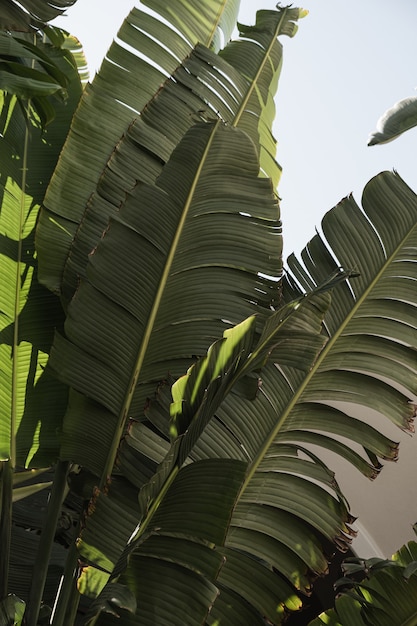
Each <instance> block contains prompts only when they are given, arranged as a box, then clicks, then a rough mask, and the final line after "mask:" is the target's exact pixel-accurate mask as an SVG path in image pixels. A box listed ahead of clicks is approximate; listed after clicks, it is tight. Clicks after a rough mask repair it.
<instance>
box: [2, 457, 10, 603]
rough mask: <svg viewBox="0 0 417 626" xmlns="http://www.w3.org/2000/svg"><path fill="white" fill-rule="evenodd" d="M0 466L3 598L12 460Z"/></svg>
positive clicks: (6, 570) (6, 569) (8, 534)
mask: <svg viewBox="0 0 417 626" xmlns="http://www.w3.org/2000/svg"><path fill="white" fill-rule="evenodd" d="M0 468H1V469H0V493H1V500H0V546H1V558H0V600H3V599H4V598H6V597H7V593H8V586H9V563H10V545H11V535H12V501H13V471H12V464H11V461H10V460H9V461H3V462H2V463H1V464H0Z"/></svg>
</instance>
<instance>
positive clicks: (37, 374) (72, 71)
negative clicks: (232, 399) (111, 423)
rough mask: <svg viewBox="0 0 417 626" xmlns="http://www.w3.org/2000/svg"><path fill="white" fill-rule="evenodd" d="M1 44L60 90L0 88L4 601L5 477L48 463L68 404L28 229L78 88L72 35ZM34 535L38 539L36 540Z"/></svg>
mask: <svg viewBox="0 0 417 626" xmlns="http://www.w3.org/2000/svg"><path fill="white" fill-rule="evenodd" d="M55 34H56V35H57V33H55ZM1 39H2V43H1V44H0V45H5V46H8V47H9V51H10V52H11V53H12V54H13V55H15V54H23V56H25V54H27V55H28V56H29V57H30V58H31V59H32V60H33V61H34V62H36V63H39V65H40V66H42V63H43V64H44V65H45V66H47V69H46V72H44V73H41V72H39V74H40V75H41V76H49V75H50V74H55V75H59V76H60V77H64V78H65V80H64V83H65V86H66V88H67V94H68V98H67V101H66V102H65V103H64V102H63V101H62V100H57V101H55V102H54V101H52V102H49V101H48V96H45V95H43V96H40V97H39V94H38V92H37V85H33V84H32V83H31V81H32V77H29V78H28V77H27V76H26V77H24V82H25V83H26V87H27V89H28V92H27V93H25V96H26V99H25V100H23V99H20V97H21V96H22V93H20V92H19V89H15V87H16V85H15V84H13V83H10V82H9V83H8V84H7V85H6V87H7V89H8V91H1V92H0V107H1V114H0V171H1V175H0V275H1V283H0V311H1V315H0V459H1V462H2V463H1V471H0V482H1V488H0V491H1V507H0V508H1V522H0V535H1V544H2V558H1V564H0V569H1V571H0V580H1V590H0V596H1V597H3V596H5V595H6V594H7V591H8V589H7V587H8V571H7V570H8V553H9V546H10V539H11V536H12V532H11V522H12V510H11V502H12V500H13V494H12V490H11V485H12V471H13V470H14V469H15V468H16V466H17V465H26V466H27V465H29V464H33V465H37V466H38V467H39V466H40V467H42V466H47V465H49V464H51V463H53V462H54V461H55V459H56V458H57V455H58V451H59V444H58V441H57V431H59V428H60V423H61V419H62V416H63V413H64V411H65V405H66V402H67V391H66V389H65V388H63V387H62V386H61V385H59V384H58V385H57V384H56V381H55V380H53V379H52V377H51V376H50V373H48V372H46V371H45V365H46V362H47V360H48V353H49V349H50V345H51V342H52V338H53V332H54V328H56V326H57V325H59V324H61V320H62V312H61V307H60V306H59V303H58V301H57V299H56V298H55V297H51V294H50V293H48V292H47V290H46V289H44V288H42V287H40V286H39V284H38V283H37V280H36V274H37V260H36V253H35V247H34V229H35V225H36V220H37V215H38V211H39V207H40V204H41V202H42V200H43V197H44V193H45V189H46V186H47V184H48V182H49V179H50V177H51V174H52V171H53V169H54V167H55V164H56V161H57V159H58V155H59V152H60V149H61V147H62V144H63V142H64V140H65V137H66V133H67V131H68V127H69V123H70V120H71V117H72V114H73V112H74V109H75V107H76V105H77V103H78V100H79V98H80V95H81V92H82V84H81V81H80V76H79V74H78V70H77V63H76V61H75V60H74V58H73V56H72V54H71V52H70V50H68V49H67V48H69V49H71V47H72V45H73V44H74V41H73V40H72V39H70V38H68V37H66V36H64V35H62V36H61V37H59V36H58V35H57V36H56V38H55V40H56V42H57V43H58V44H59V45H58V46H57V47H54V46H52V45H51V43H45V42H43V41H41V40H40V38H39V37H38V36H36V44H37V45H36V46H34V45H32V44H27V42H26V41H24V40H21V41H18V40H17V39H14V38H12V37H11V36H10V35H4V36H3V37H2V38H1ZM61 46H62V47H61ZM2 50H3V52H4V48H3V49H2ZM77 54H79V46H78V45H77ZM31 95H32V96H33V99H31V97H30V96H31ZM36 99H37V104H36V105H35V101H36ZM46 103H47V104H46ZM51 110H54V116H55V118H54V120H53V121H51V123H50V124H49V126H48V128H47V129H45V128H42V121H43V120H42V119H41V117H40V113H39V112H41V111H47V112H48V111H51ZM54 116H51V118H52V117H54ZM37 539H38V537H37V536H36V537H35V543H36V541H37ZM31 545H33V544H31ZM14 556H15V555H13V557H12V560H11V571H10V581H11V582H10V584H11V585H13V584H14V582H13V581H14V580H16V579H18V578H19V575H16V568H17V569H18V568H19V563H18V562H16V559H15V558H14ZM26 557H27V558H28V555H26ZM10 590H11V591H16V589H13V588H11V589H10Z"/></svg>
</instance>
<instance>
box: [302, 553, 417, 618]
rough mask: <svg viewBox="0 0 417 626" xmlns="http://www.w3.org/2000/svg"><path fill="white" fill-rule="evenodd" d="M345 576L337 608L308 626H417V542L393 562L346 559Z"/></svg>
mask: <svg viewBox="0 0 417 626" xmlns="http://www.w3.org/2000/svg"><path fill="white" fill-rule="evenodd" d="M343 569H344V570H345V573H346V576H345V577H344V578H342V579H340V581H338V582H337V586H336V587H337V589H339V590H340V591H341V593H340V595H339V597H338V598H337V599H336V608H335V609H334V610H331V611H326V613H323V614H322V615H320V616H319V617H318V618H317V619H316V620H314V621H312V622H311V623H310V626H322V625H323V624H327V625H328V626H373V625H374V624H378V626H390V625H391V624H396V625H398V626H406V625H407V626H411V625H412V624H416V623H417V602H416V597H417V574H416V572H417V543H416V542H415V541H410V542H409V543H408V544H406V545H404V546H403V547H402V548H401V549H400V550H399V551H398V552H396V553H395V554H394V555H393V557H392V559H379V558H373V559H358V558H351V559H346V561H345V564H344V567H343Z"/></svg>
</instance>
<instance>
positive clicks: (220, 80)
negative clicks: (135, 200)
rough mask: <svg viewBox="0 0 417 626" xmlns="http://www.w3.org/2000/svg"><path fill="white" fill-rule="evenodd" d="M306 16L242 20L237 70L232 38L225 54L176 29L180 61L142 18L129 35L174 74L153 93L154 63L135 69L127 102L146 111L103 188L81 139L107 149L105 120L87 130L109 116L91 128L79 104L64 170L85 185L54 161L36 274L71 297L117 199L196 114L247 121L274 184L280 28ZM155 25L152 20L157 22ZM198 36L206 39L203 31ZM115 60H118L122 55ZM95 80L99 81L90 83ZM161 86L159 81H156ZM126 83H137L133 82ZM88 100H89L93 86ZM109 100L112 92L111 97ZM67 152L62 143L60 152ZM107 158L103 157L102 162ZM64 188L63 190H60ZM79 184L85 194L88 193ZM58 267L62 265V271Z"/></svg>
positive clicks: (156, 165) (293, 12)
mask: <svg viewBox="0 0 417 626" xmlns="http://www.w3.org/2000/svg"><path fill="white" fill-rule="evenodd" d="M261 13H262V12H261ZM300 16H301V17H302V16H303V12H301V11H300V10H299V9H280V10H279V11H269V12H265V15H263V14H262V16H261V17H260V18H259V21H258V23H257V25H256V26H255V27H253V28H249V27H246V28H245V29H243V30H242V37H241V40H239V41H237V42H234V44H232V46H233V50H232V51H231V52H230V55H229V56H230V61H231V62H232V65H233V64H236V65H237V66H238V72H236V70H234V69H233V67H232V66H231V65H230V64H228V63H227V62H224V61H223V60H222V56H224V57H225V58H226V59H228V52H227V51H228V48H229V46H226V48H225V50H224V51H223V52H222V56H220V57H219V56H218V55H215V54H214V53H211V54H210V52H209V50H205V49H204V48H203V46H202V45H199V46H197V47H196V48H195V50H194V51H192V50H191V49H189V48H184V41H183V39H180V43H181V47H180V51H179V52H177V53H176V57H175V58H177V57H180V58H181V60H182V63H181V65H178V63H177V61H176V62H175V63H172V57H170V59H168V60H164V61H163V59H164V58H165V57H164V56H162V57H161V54H162V52H161V51H160V48H156V49H154V48H155V44H154V43H153V44H152V49H149V50H148V48H147V43H146V42H144V41H142V39H141V38H140V37H139V34H138V33H139V31H138V30H137V28H136V29H135V30H134V31H133V34H132V38H131V39H129V42H128V43H129V45H131V46H134V47H135V48H138V49H140V50H141V51H142V53H144V54H146V55H147V56H148V57H150V58H153V60H154V63H155V64H157V65H158V66H162V64H163V63H164V65H163V67H164V72H165V74H168V78H165V77H162V76H160V77H159V79H158V80H159V83H158V85H157V86H155V92H156V95H154V94H153V93H151V89H150V87H152V85H153V83H152V82H149V81H150V77H149V76H148V71H149V72H155V71H156V70H155V67H154V65H152V66H150V67H147V70H146V71H147V73H146V74H143V72H142V71H140V72H138V70H136V72H137V73H138V76H139V78H138V80H141V81H145V79H146V83H145V82H143V84H142V82H141V90H140V92H139V93H140V94H141V95H142V96H141V97H142V99H140V102H138V104H137V105H136V104H134V103H133V101H132V102H130V101H129V103H128V105H129V107H130V108H131V109H133V108H135V110H136V111H137V115H139V112H140V117H138V119H137V120H135V121H134V122H133V124H132V125H131V126H130V127H129V128H128V130H127V131H126V132H125V135H124V137H123V138H122V139H121V140H120V142H119V143H118V145H117V146H116V150H115V151H114V152H113V153H112V154H111V155H109V156H110V158H109V160H108V162H107V167H106V168H105V169H104V172H103V174H102V176H101V178H100V181H99V184H98V186H97V190H96V182H94V183H93V181H92V176H93V173H92V169H91V167H89V173H88V176H89V180H86V173H85V171H84V167H83V166H82V164H81V161H80V158H79V154H80V149H79V148H77V145H79V144H81V143H82V144H83V145H82V152H83V155H84V154H85V144H86V142H87V143H88V145H91V146H92V149H93V153H92V154H91V155H90V161H91V159H93V162H94V159H95V157H94V154H96V153H97V151H98V150H101V148H100V145H101V144H100V142H101V143H102V142H103V141H104V134H103V129H101V132H100V135H99V137H92V136H91V138H90V136H89V135H88V138H87V134H86V133H89V134H91V132H96V130H95V129H96V128H97V125H98V124H102V120H103V119H104V118H103V112H102V111H100V114H99V119H98V120H97V122H94V128H93V129H91V127H90V126H91V125H89V126H88V128H87V129H86V128H85V125H83V127H81V126H80V127H79V128H78V122H77V120H78V119H79V117H80V116H81V111H82V109H80V113H79V115H78V116H77V117H76V120H75V122H74V129H75V126H77V135H76V136H74V138H73V139H72V140H71V142H69V143H68V146H67V151H68V160H69V161H70V163H68V164H66V162H65V171H68V167H70V168H81V167H83V174H82V177H81V180H82V181H83V182H82V186H80V176H79V175H77V174H76V172H74V176H72V175H71V176H70V177H68V178H66V179H65V181H63V180H62V178H61V177H60V176H59V171H58V172H57V176H56V183H57V184H56V185H55V183H54V181H53V182H52V184H51V187H50V188H49V190H48V195H47V198H46V201H45V206H46V207H47V210H44V211H43V212H42V214H41V220H40V226H39V229H38V239H37V245H38V250H39V257H40V267H41V272H40V276H41V281H42V282H43V283H44V284H46V285H47V286H48V287H49V288H50V289H52V290H53V291H56V292H61V294H62V295H63V296H64V300H65V302H69V301H70V299H71V297H72V295H73V294H74V291H75V289H76V286H77V284H78V278H79V276H84V274H85V267H86V263H87V259H88V254H89V253H90V252H91V250H92V249H93V248H94V247H95V246H96V244H97V242H98V241H99V239H100V237H101V235H102V233H103V231H104V229H105V228H106V226H107V223H108V219H109V217H110V216H111V215H112V214H113V213H114V212H115V211H117V210H118V209H119V207H120V206H121V204H122V203H123V202H124V198H125V196H126V194H128V193H130V191H131V190H132V188H133V187H134V186H135V185H136V184H137V182H139V181H145V182H153V181H154V180H155V178H156V176H157V175H158V174H159V173H160V171H161V167H162V166H163V164H164V163H165V162H166V160H167V158H169V155H170V154H171V152H172V150H173V148H174V147H175V146H176V145H177V143H178V141H179V139H180V138H181V137H182V136H183V135H184V133H185V131H186V130H187V129H188V128H189V127H190V126H191V125H192V124H193V123H195V121H196V119H197V120H198V117H201V118H205V119H212V118H216V117H220V118H221V119H223V120H224V121H226V122H228V123H230V124H232V125H234V126H236V125H239V127H240V126H242V128H244V129H245V131H246V132H248V134H249V135H250V136H251V137H252V139H253V141H254V142H255V144H256V145H257V146H258V145H259V144H261V148H259V149H260V150H261V154H262V155H263V154H265V155H268V157H267V161H268V163H267V162H266V161H265V159H264V158H263V157H262V159H261V161H262V163H261V165H262V169H263V172H264V174H266V175H268V176H270V177H271V178H272V179H273V181H274V184H275V183H277V182H278V175H277V170H276V168H277V167H278V166H277V165H276V163H275V160H274V157H275V143H274V141H273V139H272V135H271V126H272V117H273V111H274V109H273V95H274V93H275V91H276V87H277V81H278V76H279V73H280V70H281V61H282V46H281V44H280V43H279V42H278V41H277V37H278V36H279V35H281V34H286V35H291V36H292V35H293V34H294V33H295V30H296V27H295V23H294V22H295V21H296V20H297V19H298V18H299V17H300ZM131 19H133V16H132V17H131ZM135 19H136V21H137V23H136V22H135V24H136V26H141V28H143V29H145V28H148V29H150V32H152V33H153V34H154V36H155V37H156V36H157V35H158V38H159V39H161V40H162V41H164V47H163V55H166V54H167V52H166V45H167V43H170V42H171V40H172V38H173V35H172V33H171V34H170V35H169V36H168V35H167V34H165V33H164V29H166V28H167V27H166V26H164V25H155V24H154V22H153V21H150V18H149V17H146V16H145V15H144V14H140V15H139V14H138V15H137V16H136V17H135ZM148 22H149V23H148ZM157 26H158V27H157ZM151 27H153V28H154V29H156V30H155V31H153V30H152V31H151ZM242 28H243V27H242ZM177 37H178V35H175V37H174V40H173V41H172V44H170V45H172V47H173V48H175V46H176V47H178V46H179V45H180V43H179V42H177ZM152 41H153V40H152ZM200 41H202V42H203V43H206V44H207V43H208V42H207V41H204V39H201V40H200ZM239 54H240V56H241V58H248V55H249V58H251V59H253V61H252V63H251V64H250V66H248V67H247V68H246V70H245V73H244V75H243V76H242V75H241V74H240V71H241V67H240V66H239ZM118 62H119V63H121V60H119V61H118ZM135 62H136V63H138V64H140V67H142V64H143V63H144V61H143V60H138V59H136V61H135ZM132 63H133V60H132ZM111 69H112V72H113V71H116V69H115V68H114V66H113V67H112V68H111ZM132 71H133V67H132ZM143 71H145V70H143ZM142 74H143V75H142ZM99 76H100V75H99ZM98 78H99V77H98ZM98 78H97V79H96V82H97V81H98ZM107 78H109V79H110V77H107V74H106V76H104V77H103V81H101V82H100V81H99V82H97V84H98V85H100V86H102V85H104V86H105V84H106V83H104V79H105V80H106V81H107ZM114 80H115V78H114V77H113V78H112V81H111V82H110V80H109V84H111V85H112V98H113V97H114V98H115V99H116V97H117V94H114V95H113V83H114ZM96 82H94V83H93V87H94V86H95V85H96ZM162 84H163V87H162ZM124 87H125V89H124V92H123V93H124V94H125V95H124V98H126V85H124ZM156 87H162V88H160V89H159V90H158V89H156ZM103 88H104V87H103ZM130 88H132V89H133V88H134V85H132V86H131V87H129V89H130ZM134 93H135V98H136V99H137V98H138V97H139V95H138V92H137V90H136V91H135V92H134ZM145 97H146V99H145ZM118 100H120V98H119V99H118ZM85 101H87V94H86V97H85ZM83 103H84V101H83ZM110 105H111V103H110V102H109V107H110ZM111 106H113V114H112V122H111V124H112V125H114V124H115V123H116V121H115V120H116V118H117V119H118V118H119V117H120V116H119V114H118V113H117V111H116V108H115V107H116V106H118V105H117V103H116V104H114V103H113V104H112V105H111ZM97 111H98V109H97V107H96V109H95V111H94V113H93V114H94V116H97V115H98V114H97ZM86 115H87V113H86ZM109 115H110V110H109ZM90 116H91V117H92V115H90ZM132 117H133V116H132ZM249 120H250V123H249ZM105 132H106V133H108V132H109V126H107V127H106V131H105ZM115 143H116V140H115ZM132 143H134V150H132ZM101 152H102V150H101ZM65 154H66V152H65V151H64V155H63V159H64V161H65ZM106 154H109V152H107V153H106ZM63 165H64V162H63ZM104 165H105V164H104V163H103V167H104ZM102 170H103V168H101V169H100V171H97V178H98V176H99V174H100V173H101V172H102ZM75 180H77V184H75ZM72 187H73V188H72ZM65 188H67V191H64V189H65ZM70 189H71V192H70V191H69V190H70ZM84 192H85V193H84ZM63 193H65V195H66V196H67V194H70V195H68V200H65V199H64V198H63V197H62V194H63ZM80 194H83V199H82V198H81V196H80ZM70 196H71V200H70ZM74 199H75V201H74ZM78 199H79V200H78ZM55 207H56V208H55ZM58 213H59V215H58ZM78 224H79V225H80V226H79V227H78V226H77V225H78ZM51 238H53V239H55V240H56V239H57V238H59V241H60V244H61V245H60V247H59V249H57V251H56V253H55V254H51V250H50V247H49V241H50V240H51ZM62 272H64V274H63V276H62ZM61 282H62V285H61Z"/></svg>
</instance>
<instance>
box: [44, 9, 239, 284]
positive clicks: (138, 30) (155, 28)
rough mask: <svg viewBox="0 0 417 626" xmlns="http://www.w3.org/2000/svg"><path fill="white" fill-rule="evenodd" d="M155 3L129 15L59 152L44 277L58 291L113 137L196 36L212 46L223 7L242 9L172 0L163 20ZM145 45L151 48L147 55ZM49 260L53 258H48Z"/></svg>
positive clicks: (47, 214)
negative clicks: (51, 245)
mask: <svg viewBox="0 0 417 626" xmlns="http://www.w3.org/2000/svg"><path fill="white" fill-rule="evenodd" d="M149 5H150V6H151V7H154V8H155V10H156V11H157V12H158V11H161V13H162V15H160V17H159V18H158V17H154V16H150V15H149V14H148V13H145V12H143V11H140V10H139V9H136V8H134V9H132V11H131V12H130V14H129V15H128V16H127V18H126V19H125V21H124V22H123V24H122V26H121V28H120V30H119V32H118V41H115V42H113V44H112V46H111V47H110V49H109V51H108V53H107V55H106V57H105V59H104V61H103V64H102V66H101V69H100V71H99V72H98V74H97V75H96V77H95V78H94V80H93V82H92V84H91V85H89V86H88V87H87V88H86V91H85V94H84V97H83V99H82V101H81V104H80V108H79V110H78V112H77V115H76V116H75V118H74V122H73V126H72V131H71V133H70V135H69V138H68V142H67V144H66V147H65V150H64V151H63V153H62V155H61V163H62V165H61V167H60V168H58V170H57V172H56V174H55V176H54V178H53V179H52V181H51V185H50V187H49V189H48V193H47V196H46V198H45V211H44V212H43V228H45V229H46V234H44V235H43V237H48V239H49V240H51V239H52V240H58V241H59V244H60V245H59V249H58V250H57V251H56V255H55V256H56V258H55V260H54V263H53V266H52V267H47V269H46V270H44V269H43V263H44V260H43V257H44V255H45V253H44V252H43V253H42V254H41V255H40V264H41V280H42V282H44V283H45V284H47V285H48V287H49V288H50V289H51V290H53V291H55V292H59V291H60V284H61V278H62V272H63V268H64V264H65V262H66V257H67V255H68V253H69V248H70V246H71V243H72V240H73V238H74V236H75V234H76V231H77V228H78V225H79V224H80V222H81V221H82V217H83V214H84V211H85V209H86V205H87V203H88V201H89V198H90V196H91V195H92V194H93V193H94V191H95V189H96V186H97V183H98V181H99V178H100V176H101V174H102V172H103V169H104V167H105V165H106V163H107V161H108V159H109V157H110V156H111V154H112V152H113V150H114V147H115V145H116V144H117V143H118V142H119V140H120V139H121V137H122V135H123V134H124V133H125V132H126V131H127V129H128V127H129V125H130V123H131V122H132V120H133V119H134V118H135V117H136V116H137V115H138V114H139V113H140V112H141V111H142V110H143V109H144V107H145V105H146V104H147V103H148V101H149V100H150V99H151V98H152V97H153V96H154V94H155V93H156V92H157V91H158V89H159V88H160V86H161V85H162V84H163V83H164V81H165V79H166V77H167V76H169V75H171V74H172V73H173V72H174V70H175V69H176V68H177V67H178V66H179V65H180V64H181V62H182V61H183V60H184V59H185V58H186V57H187V56H188V55H189V54H190V52H191V50H192V48H193V47H194V46H195V45H196V44H197V43H198V42H200V43H202V44H204V45H206V46H210V45H211V44H212V42H213V38H214V37H215V36H216V32H217V28H219V27H220V25H221V24H222V15H226V14H227V15H228V16H229V17H228V18H227V20H226V21H227V22H229V21H230V14H233V13H234V11H235V10H236V9H237V3H236V0H204V2H200V4H199V10H198V12H197V11H196V10H195V7H194V4H193V3H192V2H190V0H184V1H181V2H180V1H176V2H175V3H171V4H170V7H169V19H168V23H165V21H164V17H163V16H164V14H165V12H166V10H167V9H166V7H165V5H164V4H162V5H160V6H159V4H158V3H155V4H154V3H153V2H149ZM202 16H206V19H202ZM210 16H211V17H214V18H216V16H217V20H216V19H215V20H214V22H213V21H212V22H210V23H209V22H207V18H208V17H210ZM213 24H214V29H213ZM119 42H120V43H119ZM142 52H144V54H146V55H147V56H141V54H142ZM93 120H94V121H93ZM87 146H88V147H89V148H88V151H87V152H86V147H87ZM86 158H87V159H88V163H89V167H88V169H87V170H86V168H85V165H84V164H85V159H86ZM81 181H82V182H81ZM41 224H42V222H41ZM105 226H106V224H105ZM89 251H90V250H89ZM45 262H46V263H49V261H48V259H47V260H46V261H45Z"/></svg>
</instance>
